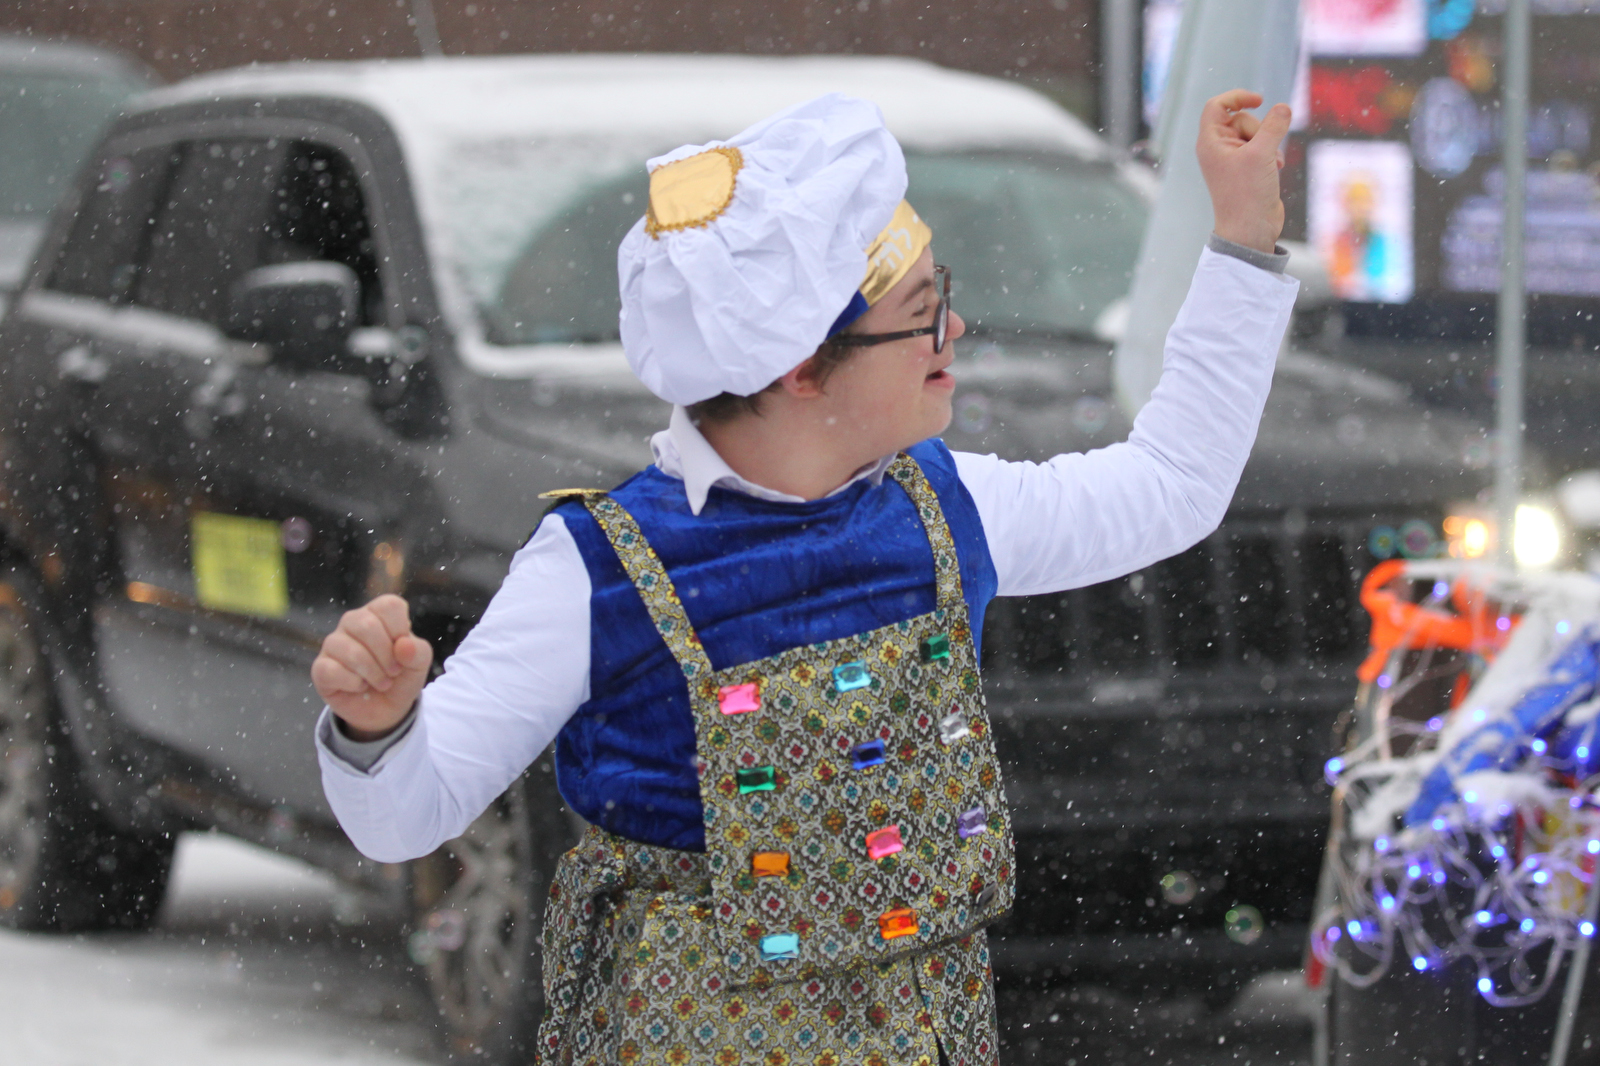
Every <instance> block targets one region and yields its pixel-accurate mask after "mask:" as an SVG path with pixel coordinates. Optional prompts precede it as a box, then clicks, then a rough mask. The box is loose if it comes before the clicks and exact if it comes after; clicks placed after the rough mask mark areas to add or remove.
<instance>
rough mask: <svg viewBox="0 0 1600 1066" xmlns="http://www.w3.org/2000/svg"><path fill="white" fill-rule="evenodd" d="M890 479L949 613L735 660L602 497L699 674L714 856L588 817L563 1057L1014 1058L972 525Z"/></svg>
mask: <svg viewBox="0 0 1600 1066" xmlns="http://www.w3.org/2000/svg"><path fill="white" fill-rule="evenodd" d="M888 476H890V477H892V478H893V479H894V480H895V481H896V482H897V483H898V484H899V485H900V486H901V487H902V488H903V489H904V490H905V491H906V493H907V494H908V495H909V496H910V497H911V500H912V501H913V503H915V505H916V508H917V512H918V514H919V516H920V517H921V520H922V525H923V529H924V531H925V532H926V534H927V537H928V541H929V544H930V545H931V547H932V549H933V561H934V573H935V578H936V585H937V593H936V600H935V606H934V610H933V611H931V612H930V613H928V614H924V615H920V616H918V617H916V618H912V619H909V620H907V621H904V622H898V623H895V624H893V625H889V626H884V627H881V628H878V629H875V630H871V631H869V632H866V633H860V634H857V635H854V636H850V637H844V638H841V639H838V640H832V641H827V642H825V643H820V644H809V645H804V646H801V647H798V648H792V649H790V650H788V651H785V652H781V653H779V654H778V655H774V656H771V657H769V658H766V659H761V660H757V661H755V662H751V663H744V664H741V665H739V666H734V667H730V668H728V669H726V670H722V671H717V670H714V669H713V668H712V666H711V662H710V660H709V659H708V658H707V657H706V654H705V651H704V649H703V648H702V647H701V645H700V640H699V637H698V636H697V635H696V634H695V632H694V628H693V627H692V626H691V625H690V623H689V619H688V616H687V615H686V614H685V613H684V610H683V606H682V604H681V603H680V602H679V599H678V595H677V591H676V590H675V589H674V588H673V585H672V581H671V579H670V578H669V577H668V576H667V573H666V570H665V568H664V567H663V566H662V565H661V562H660V560H659V559H658V558H657V556H656V554H655V551H654V550H653V549H652V548H651V547H650V545H649V543H648V542H647V541H646V540H645V538H644V535H643V533H642V532H640V530H639V527H638V525H637V524H636V523H635V522H634V520H633V518H632V516H630V515H629V514H628V513H627V511H625V510H624V509H623V508H622V506H621V505H620V504H618V503H617V502H616V501H615V500H613V499H611V498H610V497H608V496H605V495H603V494H586V495H585V498H584V504H585V506H587V507H588V509H589V511H590V513H591V514H593V515H594V517H595V519H596V521H597V522H598V523H599V525H600V528H601V529H602V530H603V531H604V533H605V534H606V536H607V538H608V539H609V540H610V542H611V544H612V546H613V547H614V548H615V549H616V552H617V556H618V558H619V559H620V560H621V561H622V565H623V568H624V570H625V571H626V572H627V574H628V576H629V578H630V579H631V580H632V581H633V583H634V585H635V587H636V588H637V589H638V591H639V594H640V596H641V597H642V598H643V600H644V604H645V607H646V608H647V610H648V611H649V614H650V618H651V620H652V621H653V622H654V623H655V626H656V629H657V631H658V632H659V633H660V634H661V637H662V639H663V640H664V641H665V642H666V644H667V647H668V648H669V649H670V650H671V652H672V655H673V657H674V658H675V659H676V660H677V661H678V664H679V665H680V667H681V668H682V669H683V672H684V675H685V677H686V678H687V681H688V690H689V700H690V705H691V707H692V710H693V713H694V720H695V742H696V748H697V755H698V764H699V771H700V797H701V802H702V804H703V807H704V812H705V831H706V851H705V853H704V854H700V853H696V852H684V851H677V850H674V849H670V848H661V847H656V846H653V845H645V844H639V843H635V842H632V841H627V840H623V839H621V838H619V837H615V836H613V835H611V834H608V833H605V832H603V831H601V830H599V829H595V828H591V829H590V830H589V831H588V832H587V833H586V834H585V837H584V839H583V841H582V842H580V844H579V845H578V847H576V848H574V849H573V850H572V851H571V852H569V853H568V854H567V855H566V856H565V857H564V858H563V859H562V862H561V865H560V867H559V869H558V870H557V873H556V878H555V883H554V884H552V886H551V889H550V903H549V907H548V908H547V910H546V929H545V946H544V950H545V970H544V973H545V993H546V1004H547V1015H546V1019H545V1022H544V1025H543V1027H542V1028H541V1030H540V1048H541V1053H542V1057H543V1060H544V1061H546V1062H550V1063H555V1062H559V1063H563V1064H564V1063H569V1062H570V1063H611V1062H621V1063H630V1064H631V1063H645V1062H650V1063H655V1062H663V1063H700V1062H711V1063H715V1064H717V1066H745V1064H749V1066H756V1064H761V1066H788V1064H791V1063H793V1064H800V1063H805V1064H808V1066H810V1064H818V1066H827V1064H842V1063H858V1062H866V1063H880V1062H881V1063H890V1062H906V1063H929V1064H933V1063H937V1062H938V1061H939V1048H940V1046H941V1045H942V1046H943V1048H944V1051H945V1055H946V1057H947V1059H948V1061H949V1062H950V1063H951V1066H967V1064H971V1066H977V1064H980V1063H981V1064H986V1066H987V1064H989V1063H992V1062H994V1061H995V1050H996V1045H995V1034H994V1003H993V984H992V975H991V970H990V966H989V958H988V947H987V941H986V939H985V937H984V934H983V931H982V927H983V926H984V925H986V924H988V923H989V922H992V921H993V920H995V919H996V918H997V917H999V916H1000V915H1001V914H1002V913H1004V912H1005V911H1006V910H1007V909H1008V908H1009V907H1010V905H1011V901H1012V896H1013V849H1012V842H1011V829H1010V819H1009V816H1008V813H1007V811H1006V807H1005V801H1004V798H1003V795H1002V793H1001V789H1000V774H999V764H998V762H997V760H996V758H995V754H994V744H993V739H992V736H991V734H990V730H989V720H988V717H987V714H986V712H985V710H984V701H983V693H982V689H981V686H980V684H979V679H978V663H977V658H976V650H975V648H974V646H973V641H972V630H971V626H970V624H969V622H968V615H967V607H966V601H965V600H964V599H963V598H962V595H961V577H960V571H959V566H958V561H957V556H956V550H955V543H954V541H953V539H952V538H951V536H950V530H949V527H948V526H947V525H946V523H945V519H944V513H943V511H942V510H941V508H940V506H939V500H938V497H937V496H936V494H935V493H934V491H933V489H932V487H931V486H930V485H929V484H928V482H927V480H926V478H925V477H924V476H923V473H922V470H921V468H920V467H918V466H917V464H916V462H915V460H913V459H911V458H910V457H909V456H907V455H904V454H902V455H901V456H899V457H898V458H897V459H896V460H895V462H894V463H893V464H891V466H890V467H889V469H888ZM936 1038H937V1039H936Z"/></svg>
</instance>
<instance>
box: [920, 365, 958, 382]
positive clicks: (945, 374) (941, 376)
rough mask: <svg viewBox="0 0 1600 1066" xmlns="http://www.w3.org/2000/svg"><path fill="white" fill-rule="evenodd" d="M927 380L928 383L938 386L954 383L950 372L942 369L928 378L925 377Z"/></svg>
mask: <svg viewBox="0 0 1600 1066" xmlns="http://www.w3.org/2000/svg"><path fill="white" fill-rule="evenodd" d="M927 380H928V381H929V382H930V383H936V384H939V385H943V384H946V383H953V382H954V381H955V378H954V377H952V376H951V374H950V371H949V370H948V369H946V368H944V367H940V368H939V369H938V370H935V371H934V372H933V373H931V374H929V375H928V377H927Z"/></svg>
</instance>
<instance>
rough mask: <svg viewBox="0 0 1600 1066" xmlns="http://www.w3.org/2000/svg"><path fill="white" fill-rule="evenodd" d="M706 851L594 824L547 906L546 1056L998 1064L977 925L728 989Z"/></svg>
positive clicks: (587, 1065)
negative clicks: (850, 964) (797, 975)
mask: <svg viewBox="0 0 1600 1066" xmlns="http://www.w3.org/2000/svg"><path fill="white" fill-rule="evenodd" d="M711 898H712V897H711V876H710V871H709V869H708V867H707V863H706V856H705V855H703V854H698V853H695V852H688V851H674V850H672V849H670V848H658V847H652V846H650V845H646V844H637V843H634V842H632V841H628V840H623V839H622V838H620V837H616V836H613V835H611V834H609V833H606V832H605V831H604V830H601V829H598V828H595V827H590V828H589V829H588V831H587V832H586V833H585V834H584V837H583V839H582V840H581V841H580V842H579V844H578V846H577V847H575V848H573V849H572V850H571V851H570V852H568V853H567V854H566V855H565V856H564V857H563V858H562V860H561V865H560V866H559V867H558V868H557V871H556V877H555V881H554V883H553V884H552V885H551V886H550V903H549V906H548V907H546V909H545V933H544V982H545V1003H546V1015H545V1020H544V1024H543V1026H542V1027H541V1029H540V1031H539V1050H540V1058H539V1061H540V1062H541V1063H544V1064H545V1066H613V1064H616V1063H622V1064H624V1066H635V1064H638V1066H647V1064H648V1066H655V1064H663V1063H664V1064H673V1066H688V1064H694V1066H701V1064H707V1063H709V1064H715V1066H856V1064H858V1063H864V1064H868V1066H888V1064H891V1063H893V1064H902V1063H903V1064H909V1066H938V1063H939V1061H940V1060H939V1050H940V1046H941V1045H942V1046H943V1049H944V1054H945V1059H946V1061H947V1062H949V1063H950V1066H994V1064H995V1063H996V1062H998V1059H997V1058H996V1048H997V1042H996V1038H995V1027H994V981H993V976H992V973H991V970H990V965H989V947H988V942H987V940H986V939H985V935H984V932H983V930H981V929H980V930H977V931H976V932H974V933H972V934H970V935H968V936H964V937H960V938H958V939H956V940H953V941H949V942H947V943H944V944H941V945H938V946H936V947H932V948H924V949H923V950H921V951H919V952H917V953H914V954H909V955H902V956H900V957H899V958H897V959H894V960H892V961H889V962H882V963H874V964H871V965H867V966H862V967H859V968H857V969H854V970H849V971H844V972H841V973H836V974H832V975H827V976H814V977H809V978H806V979H804V980H793V981H783V982H772V983H763V984H761V985H752V986H749V987H746V988H743V989H739V990H734V989H733V988H732V987H731V983H730V981H729V979H728V973H727V971H726V969H725V968H724V967H723V966H722V965H720V963H719V960H718V959H717V958H716V955H715V952H714V951H713V950H712V948H711V944H712V943H713V941H714V936H713V934H712V932H711V922H710V911H711Z"/></svg>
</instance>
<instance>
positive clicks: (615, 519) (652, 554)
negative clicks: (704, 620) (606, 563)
mask: <svg viewBox="0 0 1600 1066" xmlns="http://www.w3.org/2000/svg"><path fill="white" fill-rule="evenodd" d="M583 505H584V506H585V507H587V508H588V509H589V513H590V514H592V515H594V520H595V521H596V522H598V523H600V530H601V532H603V533H604V534H605V535H606V539H607V540H609V541H610V542H611V547H612V548H613V549H615V550H616V553H617V558H618V559H620V560H621V561H622V569H623V570H625V571H626V572H627V574H628V579H629V580H630V581H632V582H633V587H634V588H636V589H638V590H639V597H640V598H641V599H642V600H644V607H645V610H647V611H649V612H650V621H652V622H654V623H655V626H656V632H658V633H660V634H661V639H662V640H664V641H666V642H667V649H668V650H669V651H671V652H672V657H673V658H674V659H676V660H678V665H679V666H681V667H682V668H683V674H684V676H685V677H687V678H688V679H689V680H690V681H694V680H696V679H699V678H709V677H710V676H711V674H712V669H711V660H710V659H708V658H706V652H705V649H704V648H703V647H701V646H700V637H699V635H698V634H697V633H695V631H694V626H692V625H690V624H689V616H688V615H687V614H685V613H684V610H683V603H682V601H681V600H679V599H678V590H677V589H676V588H675V587H673V584H672V579H671V578H670V577H668V576H667V568H666V567H664V566H662V565H661V559H660V558H659V557H658V556H657V555H656V550H655V549H654V548H652V547H651V546H650V542H649V541H647V540H645V539H644V533H643V532H641V531H640V529H639V523H637V522H635V521H634V520H633V515H631V514H629V513H628V512H627V510H626V509H625V508H624V507H623V506H622V504H620V503H618V502H617V501H616V500H613V499H612V498H611V497H610V496H601V495H592V496H585V497H584V498H583ZM691 691H692V690H691Z"/></svg>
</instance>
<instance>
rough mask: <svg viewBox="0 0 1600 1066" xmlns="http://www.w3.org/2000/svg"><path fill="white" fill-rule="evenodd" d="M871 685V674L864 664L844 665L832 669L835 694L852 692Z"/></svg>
mask: <svg viewBox="0 0 1600 1066" xmlns="http://www.w3.org/2000/svg"><path fill="white" fill-rule="evenodd" d="M870 684H872V673H871V672H870V671H869V670H868V669H867V664H866V663H861V662H855V663H845V664H844V665H843V666H835V667H834V668H833V687H834V690H835V691H836V692H853V691H855V690H856V689H858V688H866V687H867V686H868V685H870Z"/></svg>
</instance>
